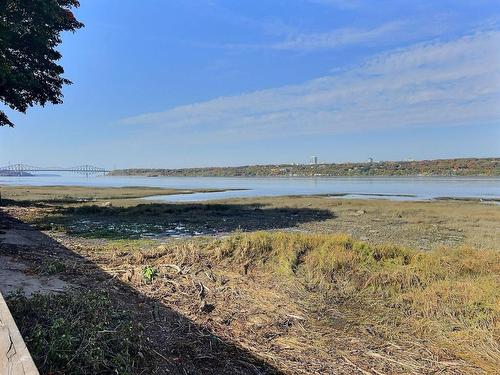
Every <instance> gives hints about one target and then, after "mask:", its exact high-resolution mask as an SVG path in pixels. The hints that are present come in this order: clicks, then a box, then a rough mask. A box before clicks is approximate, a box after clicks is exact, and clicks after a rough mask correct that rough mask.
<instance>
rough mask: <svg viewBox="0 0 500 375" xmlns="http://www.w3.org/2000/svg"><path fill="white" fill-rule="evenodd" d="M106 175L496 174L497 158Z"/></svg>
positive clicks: (499, 167)
mask: <svg viewBox="0 0 500 375" xmlns="http://www.w3.org/2000/svg"><path fill="white" fill-rule="evenodd" d="M109 175H110V176H147V177H164V176H172V177H188V176H189V177H198V176H199V177H321V176H323V177H341V176H353V177H354V176H443V177H446V176H471V177H472V176H500V158H463V159H439V160H419V161H379V162H366V163H339V164H333V163H321V164H275V165H248V166H239V167H205V168H179V169H159V168H149V169H148V168H143V169H141V168H130V169H119V170H114V171H111V172H110V173H109Z"/></svg>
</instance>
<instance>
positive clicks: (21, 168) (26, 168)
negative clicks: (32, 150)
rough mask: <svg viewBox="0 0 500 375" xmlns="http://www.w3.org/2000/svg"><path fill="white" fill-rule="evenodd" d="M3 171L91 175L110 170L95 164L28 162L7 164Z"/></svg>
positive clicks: (1, 170)
mask: <svg viewBox="0 0 500 375" xmlns="http://www.w3.org/2000/svg"><path fill="white" fill-rule="evenodd" d="M2 172H4V173H5V172H13V173H19V174H21V173H24V172H26V173H29V172H74V173H78V174H85V175H87V176H88V175H91V174H100V173H106V172H109V171H108V170H106V169H105V168H99V167H95V166H93V165H88V164H86V165H79V166H76V167H70V168H60V167H35V166H32V165H26V164H11V165H7V166H5V167H0V174H1V173H2Z"/></svg>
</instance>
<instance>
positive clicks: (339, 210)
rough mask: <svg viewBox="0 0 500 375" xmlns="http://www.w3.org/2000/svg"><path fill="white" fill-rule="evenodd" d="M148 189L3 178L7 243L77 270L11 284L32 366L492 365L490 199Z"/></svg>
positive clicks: (29, 261) (497, 296)
mask: <svg viewBox="0 0 500 375" xmlns="http://www.w3.org/2000/svg"><path fill="white" fill-rule="evenodd" d="M141 189H142V188H125V189H120V188H90V187H80V188H76V187H31V186H30V187H15V186H5V187H2V196H3V198H4V199H3V206H2V207H1V208H0V224H1V225H2V226H1V228H2V231H6V232H8V231H14V232H13V233H12V234H15V233H17V234H18V235H21V234H22V235H23V236H26V238H28V239H30V241H31V242H32V243H33V246H32V247H30V246H28V245H23V246H15V245H8V244H2V249H3V250H4V252H3V254H4V256H9V257H10V258H9V259H10V261H14V260H15V261H16V262H21V263H22V264H24V266H25V267H26V271H25V272H26V274H29V275H38V274H39V275H41V276H40V277H47V275H50V276H51V277H57V278H60V279H61V280H64V281H65V282H67V283H69V284H70V285H72V287H71V289H69V290H67V291H65V292H63V293H59V294H55V295H35V296H34V297H31V298H30V297H28V296H23V295H22V294H19V293H15V294H12V295H11V296H10V297H9V298H7V302H8V304H9V307H10V308H11V311H12V313H13V316H14V317H15V319H16V322H17V323H18V325H19V328H20V330H21V332H22V334H23V337H24V338H25V341H26V344H27V345H28V348H29V350H30V352H31V353H32V355H33V358H34V360H35V362H36V363H37V365H38V366H39V367H40V370H41V373H43V374H50V373H60V372H71V373H74V374H86V373H91V372H92V373H106V371H108V370H109V369H111V368H119V369H120V371H121V373H124V374H139V373H152V374H159V373H180V374H182V373H207V374H211V373H217V374H219V373H220V374H254V373H265V374H268V373H269V374H310V373H338V374H352V373H355V372H356V373H370V374H378V373H384V374H410V373H411V374H413V373H422V374H431V373H443V374H484V373H495V371H496V369H497V368H498V365H499V363H500V346H499V342H498V338H499V332H500V331H499V329H498V327H499V324H500V323H499V322H500V251H499V250H500V249H499V245H500V233H499V232H498V229H497V228H498V223H499V222H500V209H499V208H498V207H496V206H493V205H484V204H481V203H479V202H475V201H433V202H410V201H408V202H402V201H387V200H354V199H352V200H351V199H335V198H332V197H325V196H289V197H260V198H237V199H231V200H220V201H216V202H213V201H212V202H202V203H158V202H145V201H144V200H141V199H137V195H138V194H137V193H138V192H139V193H140V194H139V195H142V194H143V193H144V191H141ZM146 189H147V188H146ZM150 190H154V188H150ZM161 190H165V189H161ZM149 192H150V193H153V191H149ZM171 193H176V191H172V192H171ZM88 199H91V200H88ZM109 203H111V204H109ZM28 232H29V234H27V233H28ZM18 237H19V236H18ZM18 237H16V236H14V235H11V236H10V238H11V239H15V238H18ZM89 291H91V292H89ZM94 323H95V324H94ZM82 342H87V343H88V345H81V343H82ZM47 348H49V350H47ZM220 369H224V370H223V371H221V370H220Z"/></svg>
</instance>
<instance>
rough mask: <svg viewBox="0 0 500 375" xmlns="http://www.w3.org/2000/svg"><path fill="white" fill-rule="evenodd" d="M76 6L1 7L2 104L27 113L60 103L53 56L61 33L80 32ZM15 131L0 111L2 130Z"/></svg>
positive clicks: (70, 0) (39, 1) (42, 0)
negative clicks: (37, 105) (32, 108)
mask: <svg viewBox="0 0 500 375" xmlns="http://www.w3.org/2000/svg"><path fill="white" fill-rule="evenodd" d="M78 6H79V2H78V0H1V1H0V100H1V101H2V102H3V103H4V104H6V105H8V106H9V107H10V108H12V109H14V110H17V111H20V112H22V113H25V112H26V110H27V109H28V108H29V107H32V106H34V105H36V104H40V105H42V106H44V105H45V104H46V103H53V104H59V103H61V102H62V98H63V95H62V92H61V89H62V86H63V85H65V84H71V81H69V80H68V79H66V78H63V77H62V74H63V73H64V69H63V67H62V66H60V65H59V64H58V63H57V62H58V60H59V59H60V58H61V54H60V53H59V51H57V50H56V48H57V46H58V45H59V44H60V43H61V33H62V32H63V31H75V30H77V29H79V28H80V27H82V26H83V24H82V23H80V22H78V20H76V18H75V17H74V15H73V13H72V12H71V9H72V8H74V7H78ZM5 125H8V126H14V124H13V123H12V122H11V121H10V120H9V119H8V117H7V115H6V114H5V112H3V111H0V126H5Z"/></svg>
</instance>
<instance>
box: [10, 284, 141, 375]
mask: <svg viewBox="0 0 500 375" xmlns="http://www.w3.org/2000/svg"><path fill="white" fill-rule="evenodd" d="M7 303H8V305H9V308H10V310H11V312H12V315H13V316H14V319H15V321H16V323H17V325H18V327H19V329H20V331H21V334H22V335H23V337H24V339H25V341H26V345H27V346H28V349H29V350H30V352H31V355H32V356H33V360H34V361H35V363H36V365H37V367H38V369H39V370H40V372H41V373H42V374H133V373H137V372H138V371H137V369H139V368H141V366H142V363H141V362H142V361H143V359H142V358H143V357H144V355H143V354H142V353H141V333H140V330H139V328H138V327H137V326H135V325H134V324H133V323H132V318H131V317H130V316H129V315H127V314H125V313H123V312H121V311H117V310H115V309H114V308H113V306H112V303H111V302H110V299H109V297H108V296H107V295H106V294H105V293H101V292H69V293H65V294H58V295H40V294H38V295H35V296H33V297H32V298H29V299H28V298H26V297H25V296H24V295H22V294H19V293H17V294H12V295H10V296H8V298H7Z"/></svg>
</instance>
